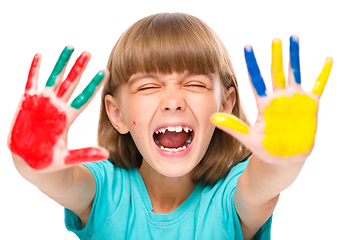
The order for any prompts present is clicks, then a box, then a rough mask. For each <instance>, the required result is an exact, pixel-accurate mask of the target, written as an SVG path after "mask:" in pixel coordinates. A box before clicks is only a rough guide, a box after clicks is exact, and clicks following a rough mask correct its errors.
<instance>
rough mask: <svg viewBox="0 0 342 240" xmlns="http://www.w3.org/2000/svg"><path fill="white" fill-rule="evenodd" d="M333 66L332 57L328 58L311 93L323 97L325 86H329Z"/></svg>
mask: <svg viewBox="0 0 342 240" xmlns="http://www.w3.org/2000/svg"><path fill="white" fill-rule="evenodd" d="M332 64H333V59H332V58H331V57H327V58H326V60H325V63H324V66H323V69H322V71H321V73H320V74H319V76H318V78H317V80H316V83H315V85H314V87H313V88H312V90H311V92H312V93H314V94H317V95H319V96H322V93H323V90H324V87H325V85H326V84H327V81H328V78H329V75H330V71H331V67H332Z"/></svg>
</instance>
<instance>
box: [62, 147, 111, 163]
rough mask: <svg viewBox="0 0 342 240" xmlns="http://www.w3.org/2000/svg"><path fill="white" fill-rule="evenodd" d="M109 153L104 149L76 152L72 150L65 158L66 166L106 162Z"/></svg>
mask: <svg viewBox="0 0 342 240" xmlns="http://www.w3.org/2000/svg"><path fill="white" fill-rule="evenodd" d="M108 157H109V153H108V151H107V150H106V149H105V148H102V147H98V148H97V147H88V148H81V149H76V150H70V151H69V154H68V155H67V156H66V157H65V158H64V161H65V164H67V165H74V164H79V163H85V162H95V161H101V160H106V159H108Z"/></svg>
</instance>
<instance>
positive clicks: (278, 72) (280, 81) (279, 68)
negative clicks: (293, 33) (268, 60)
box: [271, 38, 285, 88]
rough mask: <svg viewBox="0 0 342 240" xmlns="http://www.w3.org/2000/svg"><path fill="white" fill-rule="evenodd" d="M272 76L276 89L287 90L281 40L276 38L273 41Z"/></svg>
mask: <svg viewBox="0 0 342 240" xmlns="http://www.w3.org/2000/svg"><path fill="white" fill-rule="evenodd" d="M271 70H272V76H273V86H274V87H275V88H285V75H284V70H283V54H282V48H281V40H280V39H278V38H276V39H274V40H273V41H272V65H271Z"/></svg>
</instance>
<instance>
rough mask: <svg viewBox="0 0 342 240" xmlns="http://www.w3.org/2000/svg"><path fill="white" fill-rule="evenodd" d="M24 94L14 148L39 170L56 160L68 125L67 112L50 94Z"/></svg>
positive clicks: (12, 142)
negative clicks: (54, 158)
mask: <svg viewBox="0 0 342 240" xmlns="http://www.w3.org/2000/svg"><path fill="white" fill-rule="evenodd" d="M24 97H25V99H24V101H23V103H22V109H21V110H20V112H19V113H18V117H17V119H16V121H15V123H14V126H13V131H12V136H11V143H10V148H11V150H12V152H13V153H15V154H17V155H19V156H21V157H22V158H23V159H25V161H26V162H27V163H28V164H29V165H30V166H31V167H32V168H34V169H36V170H39V169H43V168H46V167H47V166H49V165H50V164H51V163H52V159H53V147H54V146H55V144H56V142H57V140H58V139H59V137H60V135H61V134H62V133H63V131H64V130H65V128H66V114H65V113H64V112H61V111H59V110H58V109H57V108H56V107H55V106H54V105H53V104H52V103H51V101H50V99H49V98H48V97H44V96H43V95H33V96H30V95H28V94H25V95H24Z"/></svg>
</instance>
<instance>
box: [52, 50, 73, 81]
mask: <svg viewBox="0 0 342 240" xmlns="http://www.w3.org/2000/svg"><path fill="white" fill-rule="evenodd" d="M73 51H74V49H73V48H70V47H65V48H64V50H63V52H62V53H61V55H60V56H59V58H58V61H57V63H56V65H55V67H54V68H53V70H52V73H51V75H50V77H49V79H48V81H47V83H46V86H47V87H52V86H53V85H55V82H56V78H57V76H58V75H59V74H60V73H61V72H62V71H63V69H64V67H65V65H66V64H67V63H68V61H69V59H70V57H71V54H72V53H73Z"/></svg>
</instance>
